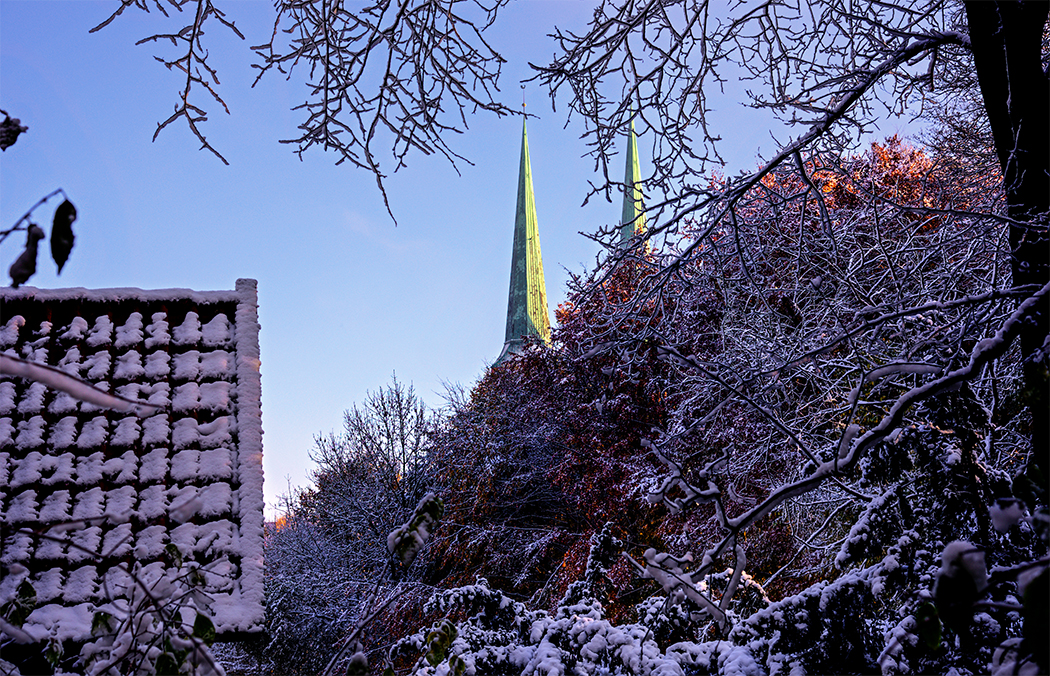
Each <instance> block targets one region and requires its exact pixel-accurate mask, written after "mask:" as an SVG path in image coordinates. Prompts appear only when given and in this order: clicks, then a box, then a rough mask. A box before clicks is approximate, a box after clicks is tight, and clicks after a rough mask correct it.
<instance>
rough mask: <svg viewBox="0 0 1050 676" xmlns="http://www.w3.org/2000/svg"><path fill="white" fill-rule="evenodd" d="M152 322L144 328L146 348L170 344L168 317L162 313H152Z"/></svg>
mask: <svg viewBox="0 0 1050 676" xmlns="http://www.w3.org/2000/svg"><path fill="white" fill-rule="evenodd" d="M151 319H152V321H151V323H150V325H149V326H148V327H146V335H147V336H149V337H148V338H146V347H147V348H149V347H157V346H163V345H167V344H168V343H170V342H171V334H170V333H168V315H167V313H164V312H154V313H153V316H152V318H151Z"/></svg>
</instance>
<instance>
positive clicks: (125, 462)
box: [102, 451, 139, 484]
mask: <svg viewBox="0 0 1050 676" xmlns="http://www.w3.org/2000/svg"><path fill="white" fill-rule="evenodd" d="M138 467H139V458H138V456H137V455H135V452H134V451H125V452H124V453H123V455H121V456H120V457H119V458H113V459H112V460H108V461H107V462H106V467H104V468H103V471H102V473H103V474H106V475H107V476H109V477H110V481H112V482H113V483H115V484H127V483H131V482H133V481H136V480H137V479H138Z"/></svg>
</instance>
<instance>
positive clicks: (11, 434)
mask: <svg viewBox="0 0 1050 676" xmlns="http://www.w3.org/2000/svg"><path fill="white" fill-rule="evenodd" d="M14 438H15V423H14V421H13V420H11V419H10V418H0V448H6V447H7V446H9V445H11V444H12V443H13V441H14Z"/></svg>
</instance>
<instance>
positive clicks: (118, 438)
mask: <svg viewBox="0 0 1050 676" xmlns="http://www.w3.org/2000/svg"><path fill="white" fill-rule="evenodd" d="M141 437H142V425H141V423H140V422H139V418H138V416H129V417H127V418H121V419H120V420H119V421H117V426H116V428H114V430H113V434H111V435H110V438H109V444H110V445H111V446H116V447H117V448H125V447H127V446H134V445H135V444H137V443H138V441H139V438H141Z"/></svg>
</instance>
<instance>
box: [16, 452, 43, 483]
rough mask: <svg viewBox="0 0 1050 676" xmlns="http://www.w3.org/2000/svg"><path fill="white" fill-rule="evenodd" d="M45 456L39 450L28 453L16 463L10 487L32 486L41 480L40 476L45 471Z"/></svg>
mask: <svg viewBox="0 0 1050 676" xmlns="http://www.w3.org/2000/svg"><path fill="white" fill-rule="evenodd" d="M43 458H44V456H43V455H41V454H40V453H39V452H37V451H30V452H29V453H27V454H26V455H25V457H23V458H22V459H21V460H19V461H18V462H17V464H16V465H15V469H14V471H13V472H12V473H11V483H10V484H9V485H8V487H9V488H19V487H20V486H32V485H33V484H35V483H37V482H38V481H40V477H41V476H43V472H44V468H43Z"/></svg>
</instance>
